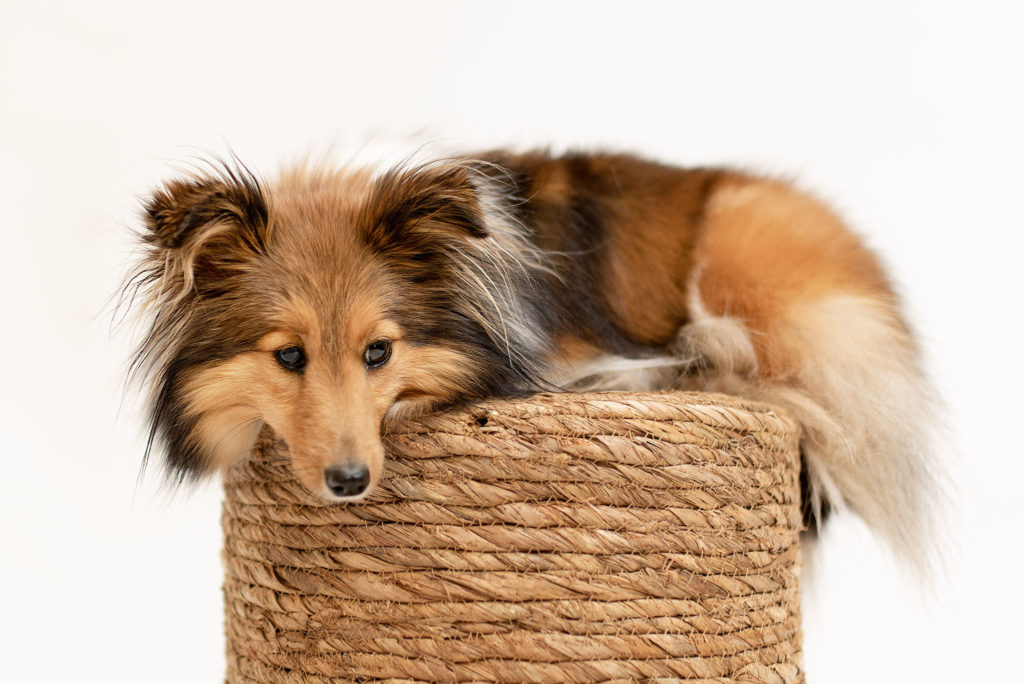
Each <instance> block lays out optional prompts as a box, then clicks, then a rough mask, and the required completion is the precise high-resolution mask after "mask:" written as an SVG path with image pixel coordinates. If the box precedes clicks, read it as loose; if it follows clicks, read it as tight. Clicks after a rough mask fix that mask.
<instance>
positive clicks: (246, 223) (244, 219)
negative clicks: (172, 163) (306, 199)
mask: <svg viewBox="0 0 1024 684" xmlns="http://www.w3.org/2000/svg"><path fill="white" fill-rule="evenodd" d="M145 220H146V227H147V228H148V231H147V232H146V234H145V235H144V239H145V240H146V242H148V243H149V244H150V245H151V246H152V247H153V249H154V252H156V254H154V256H156V257H157V259H156V260H154V262H153V263H156V262H160V263H162V268H163V269H164V272H163V273H162V274H161V276H162V278H163V279H164V280H165V282H167V284H169V285H172V289H178V288H179V287H180V290H179V291H181V292H185V291H188V290H191V289H193V288H194V289H195V290H196V292H199V293H209V292H212V291H215V290H216V289H217V287H218V283H219V281H220V280H222V279H223V278H224V277H226V276H229V275H230V274H231V273H233V272H236V271H237V269H238V267H239V266H240V265H242V264H244V263H246V262H248V261H249V260H250V259H251V258H252V257H253V256H255V255H258V254H261V253H264V252H265V241H264V238H265V233H266V229H267V203H266V199H265V197H264V194H263V190H262V188H261V187H260V185H259V183H258V181H257V180H256V179H255V177H253V176H252V175H251V174H249V173H248V172H246V171H244V170H243V171H236V170H233V169H228V170H225V171H223V172H222V173H220V174H218V175H209V176H196V177H192V178H187V179H181V180H174V181H170V182H168V183H166V184H165V185H164V186H163V187H162V188H160V189H159V190H157V191H156V192H155V193H153V196H152V198H150V200H149V201H148V202H147V203H146V206H145ZM175 285H176V286H178V287H173V286H175Z"/></svg>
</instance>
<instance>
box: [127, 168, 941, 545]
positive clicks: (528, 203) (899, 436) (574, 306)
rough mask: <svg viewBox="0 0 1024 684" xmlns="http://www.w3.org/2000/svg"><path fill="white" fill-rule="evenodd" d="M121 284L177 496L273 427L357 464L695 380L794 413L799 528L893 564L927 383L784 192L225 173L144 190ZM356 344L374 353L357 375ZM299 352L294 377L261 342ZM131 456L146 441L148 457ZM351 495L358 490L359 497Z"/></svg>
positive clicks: (323, 458)
mask: <svg viewBox="0 0 1024 684" xmlns="http://www.w3.org/2000/svg"><path fill="white" fill-rule="evenodd" d="M144 217H145V223H146V230H145V231H144V233H143V242H144V245H145V247H146V256H145V258H144V259H143V261H142V262H141V264H140V266H139V268H138V269H137V270H136V272H135V274H134V277H133V279H132V281H131V284H130V286H129V290H130V291H131V292H132V293H133V295H134V294H138V295H140V297H141V299H142V300H143V302H144V304H143V308H144V310H145V311H146V312H147V314H148V316H149V319H148V320H149V321H150V327H149V328H148V332H147V334H146V335H145V336H144V338H143V340H142V341H141V344H140V346H139V348H138V351H137V353H136V356H135V366H136V367H137V368H139V369H141V370H142V372H143V374H144V377H145V378H147V382H148V383H149V386H150V388H151V395H150V396H151V407H152V408H151V433H150V446H151V447H152V446H154V445H160V446H161V448H162V451H163V452H164V453H165V454H166V461H165V462H166V464H167V468H168V472H169V473H170V474H171V475H172V477H173V478H174V479H176V480H178V481H185V480H188V479H190V478H195V477H199V476H201V475H203V474H205V473H207V472H209V471H211V470H214V469H217V468H223V467H226V466H227V465H229V464H230V463H231V462H233V461H234V460H235V459H237V458H238V457H240V456H241V455H243V454H244V453H245V452H247V451H248V449H249V448H250V447H251V445H252V441H253V440H254V439H255V436H256V434H257V433H258V431H259V429H260V428H261V427H262V426H263V425H264V424H265V423H269V424H270V425H271V427H273V428H274V430H275V431H276V432H277V433H278V434H279V435H281V436H282V437H283V438H284V439H285V441H286V442H288V444H289V446H290V449H291V454H292V459H293V463H294V466H295V470H296V473H297V474H298V475H299V477H300V479H301V480H302V481H303V482H304V483H305V484H306V486H307V487H309V488H310V489H311V490H312V491H315V492H317V493H319V494H321V495H323V496H325V498H332V497H334V496H335V495H334V494H332V492H331V490H330V488H329V487H326V486H325V485H324V483H323V479H324V472H325V469H326V468H331V467H334V466H337V465H338V464H349V465H351V464H359V465H362V464H365V465H366V466H367V467H368V468H369V469H370V473H371V476H372V481H373V482H375V481H376V478H377V477H379V473H380V460H381V459H382V458H383V454H382V451H381V447H380V439H379V437H380V431H381V429H386V428H387V425H389V424H390V423H392V422H394V421H396V420H400V419H401V418H402V417H403V416H404V415H408V414H409V413H412V412H421V411H429V410H434V409H437V408H439V407H442V406H446V405H451V404H455V403H460V402H465V401H470V400H473V399H476V398H480V397H486V396H494V395H498V396H509V395H516V394H523V393H528V392H532V391H536V390H539V389H552V388H562V389H588V390H601V389H626V390H651V389H675V388H687V389H706V390H714V391H723V392H729V393H734V394H738V395H742V396H745V397H750V398H755V399H761V400H765V401H769V402H772V403H775V404H777V405H780V406H784V407H785V408H787V409H788V410H789V411H790V412H791V413H792V414H793V415H794V416H795V417H796V418H797V419H798V420H799V422H800V423H801V425H802V427H803V430H804V436H803V441H802V451H803V457H804V460H805V463H806V482H807V485H808V491H807V500H808V501H807V511H808V522H809V524H811V525H814V524H816V522H819V521H820V520H821V519H822V518H823V515H824V512H825V511H827V510H828V509H829V508H831V507H836V506H849V507H850V508H852V509H853V510H855V511H856V512H857V513H859V514H860V515H861V516H862V517H863V518H864V520H865V521H867V522H868V523H869V524H870V525H871V526H872V527H873V528H875V529H876V530H878V531H879V532H880V533H881V534H882V535H883V536H884V537H885V538H886V539H888V540H889V541H890V542H891V543H892V545H893V546H894V547H895V548H896V549H897V550H899V551H900V552H901V553H902V554H904V555H905V556H906V557H908V558H910V559H911V560H915V559H920V558H922V557H923V554H922V553H920V551H921V549H922V546H923V545H926V544H927V541H926V540H927V534H928V527H929V525H928V520H929V511H928V505H929V501H930V497H931V496H932V493H933V491H934V476H933V464H932V463H931V461H930V460H929V459H930V457H931V456H930V454H931V451H930V444H929V442H928V435H929V432H928V427H929V420H930V412H931V406H932V399H931V392H930V390H929V387H928V383H927V382H926V380H925V378H924V375H923V374H922V372H921V370H920V367H919V363H918V352H917V348H916V345H915V342H914V340H913V337H912V336H911V334H910V332H909V329H908V327H907V325H906V323H905V322H904V320H903V318H902V316H901V314H900V310H899V304H898V301H897V299H896V297H895V295H894V294H893V291H892V288H891V286H890V284H889V282H888V279H887V278H886V276H885V274H884V272H883V271H882V269H881V267H880V266H879V264H878V261H877V259H876V258H875V257H874V256H873V255H872V254H871V253H870V251H868V250H867V249H866V248H865V247H864V245H863V244H862V243H861V241H860V240H859V239H857V238H856V237H855V236H854V235H853V234H852V233H851V232H850V231H849V230H848V229H847V228H846V227H845V226H844V225H843V224H842V223H841V222H840V221H839V219H838V218H836V217H835V216H834V214H832V213H831V212H830V211H829V210H828V209H827V208H826V207H824V206H823V205H822V204H821V203H820V202H819V201H817V200H816V199H814V198H812V197H809V196H807V195H806V194H804V193H801V192H799V191H797V190H795V189H793V188H792V187H791V186H789V185H786V184H784V183H780V182H777V181H773V180H770V179H764V178H758V177H753V176H748V175H745V174H742V173H738V172H734V171H729V170H724V169H679V168H674V167H669V166H664V165H660V164H656V163H653V162H648V161H645V160H641V159H638V158H635V157H631V156H628V155H608V154H591V155H584V154H573V155H566V156H563V157H554V156H550V155H547V154H545V153H541V152H532V153H526V154H511V153H506V152H501V151H498V152H491V153H485V154H481V155H474V156H471V157H465V158H455V159H445V160H439V161H434V162H429V163H426V164H421V165H414V164H404V165H399V166H398V167H395V168H389V169H385V170H383V171H379V172H374V171H371V170H365V169H341V170H332V169H328V168H305V167H300V168H297V169H293V170H290V171H288V172H287V173H285V174H283V175H282V177H281V179H280V180H279V181H277V182H276V183H274V184H265V183H262V182H260V181H258V180H257V179H256V177H255V176H254V175H252V174H251V173H249V172H248V171H247V170H246V169H244V167H241V166H233V165H223V166H221V167H218V168H216V169H215V170H213V171H211V172H203V173H197V174H194V175H192V176H191V177H187V178H185V179H182V180H175V181H171V182H170V183H168V184H167V185H166V186H164V187H163V188H161V189H159V190H157V191H156V192H155V193H154V194H153V196H152V197H151V198H150V199H149V201H148V203H147V206H146V210H145V215H144ZM376 340H385V341H387V342H388V343H389V344H393V348H394V353H393V357H391V359H390V360H389V361H388V362H387V364H386V365H384V366H382V367H381V368H372V369H371V368H370V367H368V366H366V365H365V364H364V362H363V360H362V357H361V354H362V353H363V350H364V349H365V348H366V346H367V344H370V343H372V342H374V341H376ZM295 346H299V347H301V348H302V349H303V350H304V353H305V354H306V356H307V357H308V365H307V366H306V367H305V368H303V369H301V370H300V371H292V372H289V371H288V370H286V369H284V368H282V367H281V365H280V363H279V362H278V361H275V352H276V351H279V350H280V349H283V348H289V347H295ZM147 454H148V450H147ZM371 486H372V483H371Z"/></svg>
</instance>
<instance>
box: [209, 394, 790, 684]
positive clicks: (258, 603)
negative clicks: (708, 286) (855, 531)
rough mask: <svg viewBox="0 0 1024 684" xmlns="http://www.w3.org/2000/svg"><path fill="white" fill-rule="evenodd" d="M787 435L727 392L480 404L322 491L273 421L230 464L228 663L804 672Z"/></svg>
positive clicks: (258, 675)
mask: <svg viewBox="0 0 1024 684" xmlns="http://www.w3.org/2000/svg"><path fill="white" fill-rule="evenodd" d="M798 436H799V435H798V430H797V428H796V426H795V424H794V423H793V422H792V421H791V420H790V419H788V418H787V417H785V416H784V415H783V414H781V413H780V412H778V411H776V410H773V409H772V408H770V407H767V406H764V405H760V404H755V403H751V402H747V401H743V400H738V399H734V398H730V397H725V396H721V395H711V394H692V393H658V394H632V393H629V394H627V393H606V394H545V395H537V396H533V397H530V398H528V399H521V400H511V401H488V402H485V403H481V404H479V405H475V406H472V407H469V408H466V409H462V410H458V411H453V412H449V413H444V414H438V415H433V416H428V417H424V418H420V419H416V420H412V421H408V422H406V423H404V424H403V425H402V427H401V428H400V429H399V430H398V431H396V432H395V433H393V434H391V435H389V436H388V437H387V438H386V442H387V444H388V461H387V463H386V465H385V475H384V479H383V481H382V483H381V485H380V487H378V489H377V490H376V492H375V493H374V494H373V496H372V497H371V498H369V499H367V500H365V501H363V502H360V503H357V504H347V505H339V504H334V505H331V504H327V503H325V502H323V501H321V500H320V499H318V498H316V497H315V496H313V495H311V494H310V493H308V492H307V491H306V490H305V489H304V488H303V487H302V486H300V485H299V484H298V483H297V482H296V481H295V479H294V478H293V476H292V474H291V472H290V470H289V466H288V460H287V450H286V447H285V446H284V445H283V444H281V443H280V442H276V441H275V440H274V439H273V437H272V436H271V435H269V434H266V433H265V434H264V435H263V436H262V437H261V439H260V441H259V443H258V444H257V446H256V448H255V449H254V451H253V455H252V457H251V458H250V459H248V460H246V461H244V462H242V463H239V464H237V465H236V466H234V467H233V468H232V469H231V470H230V472H229V473H228V475H227V477H226V480H225V491H226V500H225V503H224V516H223V525H224V565H225V571H226V576H225V583H224V599H225V609H226V610H225V612H226V631H227V656H228V658H227V661H228V667H227V681H228V682H231V683H237V682H263V683H270V684H276V683H285V682H288V683H291V682H341V681H393V682H471V681H472V682H484V681H488V682H615V681H655V680H657V681H678V680H684V681H687V682H703V683H710V682H771V683H783V682H786V683H788V682H802V681H803V680H804V676H803V672H802V668H801V665H800V662H801V652H800V650H801V633H800V612H799V581H798V580H799V574H800V559H799V544H798V540H799V531H800V528H801V515H800V486H799V468H800V458H799V453H798V449H797V439H798Z"/></svg>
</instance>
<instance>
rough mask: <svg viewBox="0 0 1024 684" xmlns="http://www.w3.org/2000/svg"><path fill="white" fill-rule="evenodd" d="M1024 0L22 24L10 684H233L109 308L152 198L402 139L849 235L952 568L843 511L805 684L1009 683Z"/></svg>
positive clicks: (212, 574)
mask: <svg viewBox="0 0 1024 684" xmlns="http://www.w3.org/2000/svg"><path fill="white" fill-rule="evenodd" d="M1020 7H1021V6H1020V5H1019V4H1017V3H1009V2H1005V3H999V4H997V3H981V2H973V3H969V4H967V3H962V4H961V5H959V6H958V7H954V6H952V5H951V4H947V3H939V2H921V3H899V4H897V3H892V2H886V3H880V4H873V3H844V5H843V6H842V7H840V6H839V5H838V4H828V5H826V4H825V3H818V2H806V3H663V4H649V3H640V2H631V3H628V4H627V3H612V4H602V3H597V2H588V3H554V2H542V3H532V2H516V3H469V2H467V3H450V2H431V3H426V2H381V3H355V2H351V3H342V2H324V3H305V2H292V3H256V2H245V3H235V4H226V3H224V4H222V3H215V2H210V1H209V0H204V1H195V0H179V1H177V2H174V3H159V4H156V3H154V4H149V3H144V2H138V1H134V2H127V1H125V2H115V1H113V0H101V1H99V2H91V3H73V2H34V3H32V4H31V5H29V3H19V6H15V5H14V3H5V4H4V5H3V6H2V8H0V230H2V242H0V255H2V257H0V258H2V260H3V264H2V267H0V305H2V308H0V325H2V326H3V331H2V333H3V334H2V335H0V436H2V437H0V439H2V444H3V454H2V457H0V458H2V463H3V470H2V475H0V554H2V555H0V588H2V598H0V655H2V657H3V665H2V668H0V669H2V670H3V675H2V678H3V679H4V681H8V682H28V681H42V682H57V681H94V682H139V681H145V682H215V681H219V680H220V679H221V678H222V676H223V654H222V652H223V637H222V634H221V629H222V617H221V594H220V581H221V568H220V557H219V548H220V528H219V489H218V486H217V484H216V483H211V484H210V485H208V486H206V487H204V488H201V489H199V490H198V491H196V492H194V493H192V494H191V495H189V496H184V495H176V496H173V497H171V496H168V495H167V494H166V493H164V492H163V491H162V490H161V488H160V487H159V482H158V481H156V478H155V477H153V476H152V475H150V476H147V477H146V478H145V479H144V480H143V481H142V483H141V484H137V475H138V469H139V461H140V457H141V454H142V449H143V439H142V418H141V417H140V412H139V406H138V402H137V401H136V399H135V397H134V395H133V394H132V393H128V394H127V395H125V394H123V392H122V389H123V380H124V366H125V361H126V358H127V356H128V354H129V348H130V347H129V335H127V334H125V332H124V331H112V329H111V319H110V314H109V301H110V298H111V297H112V295H113V293H114V292H115V291H116V290H117V287H118V283H119V281H120V279H121V278H122V277H123V275H124V273H125V271H126V269H127V267H128V264H129V263H130V252H131V249H132V239H131V229H132V228H134V227H137V221H136V212H137V207H138V197H139V196H140V195H142V194H144V193H145V192H146V190H147V189H149V188H151V187H153V185H154V184H155V183H157V182H158V181H159V180H160V179H161V178H163V177H165V176H166V175H168V174H170V173H172V172H173V169H172V166H173V165H174V164H175V163H180V162H182V161H188V160H189V159H190V158H192V157H193V156H194V155H195V154H197V153H198V154H201V153H205V152H210V151H213V152H224V151H225V150H226V149H228V147H229V146H230V148H231V149H232V150H234V152H235V153H237V155H238V156H239V157H240V158H241V159H242V160H244V161H245V163H246V164H248V165H249V166H250V167H252V168H254V169H256V170H258V171H260V172H261V173H263V174H264V175H268V176H269V175H272V174H273V172H274V171H275V170H276V169H277V168H278V165H279V163H281V162H286V161H288V160H290V159H296V158H298V157H300V156H302V155H303V154H306V153H320V152H321V151H322V150H324V149H326V148H328V147H332V146H333V147H334V148H337V149H342V150H344V149H350V148H353V147H358V146H359V145H361V144H363V143H365V142H366V141H367V140H371V141H381V140H384V141H395V140H397V141H399V144H400V145H401V144H405V145H407V146H408V149H409V150H412V149H414V148H415V147H416V146H418V145H419V144H420V143H422V142H424V141H428V142H434V143H436V144H439V145H443V146H445V147H446V148H451V147H455V148H469V149H472V148H474V147H477V146H495V145H503V144H512V145H519V146H526V145H544V144H551V145H553V146H554V147H556V148H565V147H570V146H571V147H587V148H589V147H610V148H615V149H622V150H632V151H637V152H641V153H644V154H648V155H651V156H655V157H657V158H660V159H663V160H666V161H671V162H677V163H682V164H707V163H732V164H741V165H743V166H746V167H748V168H753V169H757V170H767V171H775V172H780V173H783V174H786V175H789V176H791V177H794V178H797V179H798V180H799V181H800V183H801V184H803V185H804V186H805V187H809V188H811V189H813V190H815V191H817V192H819V193H820V194H821V195H823V196H824V197H826V198H827V199H829V200H830V201H831V202H832V203H833V204H834V205H835V206H836V207H838V208H839V209H840V210H841V211H842V212H844V214H845V215H846V216H847V217H848V218H849V220H850V221H851V222H852V223H853V224H854V225H855V226H856V227H857V228H858V230H860V231H861V232H862V233H863V234H864V235H866V236H867V238H868V239H869V241H870V242H871V244H873V245H874V246H875V247H876V248H877V249H878V250H879V251H880V252H881V254H882V255H883V256H884V258H885V260H886V261H887V262H888V264H889V265H890V266H891V268H892V271H893V273H894V274H895V277H896V278H897V279H898V281H899V282H900V283H901V287H902V292H903V294H904V296H905V299H906V302H907V309H908V311H909V314H910V316H911V318H912V320H913V322H914V324H915V325H916V327H917V329H918V330H919V331H920V333H921V336H922V338H923V340H924V343H925V346H926V350H927V362H928V366H929V368H930V369H931V371H932V373H933V375H934V378H935V381H936V384H937V386H938V387H939V389H940V391H941V392H942V394H943V396H944V397H945V399H946V401H947V404H948V422H949V424H950V426H951V430H950V439H949V440H948V442H947V443H946V444H945V445H944V446H945V447H946V448H945V450H944V453H943V454H942V456H943V459H944V462H946V463H948V464H949V470H950V472H951V473H952V475H951V480H952V482H953V491H954V495H953V497H952V502H951V504H950V505H949V507H948V510H947V511H946V513H947V517H948V518H949V519H950V520H951V522H952V526H951V529H952V532H951V535H950V536H951V537H952V538H953V539H954V540H955V544H953V545H951V548H952V550H950V551H948V552H946V553H945V554H944V555H945V558H946V564H947V566H948V571H947V573H946V575H945V576H944V577H942V578H940V579H939V580H938V581H937V582H936V583H935V587H934V588H933V589H932V590H931V591H930V592H925V591H922V590H921V589H920V588H919V587H918V586H917V583H916V582H914V581H912V580H909V579H907V578H906V577H904V576H903V575H901V574H900V572H899V570H898V569H897V568H896V567H895V566H894V565H893V563H892V561H891V560H890V559H889V558H888V557H887V556H886V554H885V552H884V551H883V550H881V549H880V548H879V547H878V546H877V545H876V544H875V542H874V541H873V540H872V539H871V537H870V535H869V534H868V533H867V532H866V531H865V530H864V529H863V528H862V527H861V526H860V524H859V523H857V522H856V521H854V520H852V519H848V518H841V519H840V520H838V521H837V523H836V524H835V525H834V526H833V527H832V528H831V529H830V530H829V531H828V534H827V537H826V539H825V541H824V543H823V545H822V546H823V548H822V549H821V551H822V559H821V561H820V562H819V563H818V564H817V565H816V567H815V568H814V571H815V572H814V574H815V580H814V583H813V587H812V590H811V591H810V592H809V595H808V596H807V601H806V602H805V603H806V617H805V642H806V655H805V664H806V668H807V671H808V677H809V681H811V682H814V683H817V684H825V683H838V682H874V683H878V684H881V683H883V682H893V683H896V682H899V683H904V682H925V681H927V682H967V681H1021V679H1020V677H1021V673H1020V670H1019V668H1014V666H1013V665H1011V664H1010V662H1009V659H1011V658H1012V657H1015V656H1016V655H1017V654H1019V652H1020V648H1021V644H1022V643H1024V627H1022V623H1021V622H1020V615H1021V614H1022V612H1024V596H1022V592H1021V591H1020V578H1021V572H1022V570H1021V567H1022V566H1021V562H1020V561H1021V546H1022V541H1024V539H1022V537H1024V534H1022V531H1021V530H1022V523H1024V516H1022V514H1021V511H1022V502H1021V491H1022V490H1021V480H1022V476H1024V466H1022V464H1021V457H1022V455H1024V454H1022V451H1024V449H1022V447H1021V444H1022V441H1021V437H1020V436H1019V435H1018V433H1017V427H1019V426H1020V423H1021V413H1022V409H1024V406H1022V402H1021V398H1020V396H1021V395H1020V392H1019V386H1020V385H1021V381H1022V379H1024V378H1022V373H1021V368H1020V357H1021V349H1022V347H1024V334H1022V333H1024V322H1022V316H1021V304H1020V298H1021V295H1022V294H1024V276H1022V270H1024V267H1022V265H1021V251H1022V248H1024V238H1022V232H1024V226H1022V222H1021V219H1020V216H1021V214H1020V211H1019V209H1018V205H1019V203H1020V197H1021V189H1020V188H1021V184H1022V181H1024V174H1022V173H1021V170H1020V166H1019V163H1020V159H1021V157H1022V153H1024V136H1022V133H1021V124H1022V122H1024V105H1022V99H1021V98H1022V94H1021V93H1022V88H1021V79H1022V75H1021V72H1022V69H1021V67H1022V66H1024V49H1022V47H1021V46H1022V41H1021V39H1020V26H1021V25H1022V19H1024V15H1022V10H1021V9H1020ZM402 141H407V142H405V143H403V142H402ZM954 443H955V445H956V446H955V447H954Z"/></svg>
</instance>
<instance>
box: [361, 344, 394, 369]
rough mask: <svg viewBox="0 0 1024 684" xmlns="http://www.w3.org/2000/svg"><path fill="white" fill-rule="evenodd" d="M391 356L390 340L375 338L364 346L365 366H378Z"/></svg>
mask: <svg viewBox="0 0 1024 684" xmlns="http://www.w3.org/2000/svg"><path fill="white" fill-rule="evenodd" d="M390 358H391V341H390V340H377V341H376V342H371V343H370V344H369V345H368V346H367V347H366V353H365V354H363V359H364V360H365V361H366V367H367V368H380V367H381V366H383V365H384V364H385V363H387V362H388V359H390Z"/></svg>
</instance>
